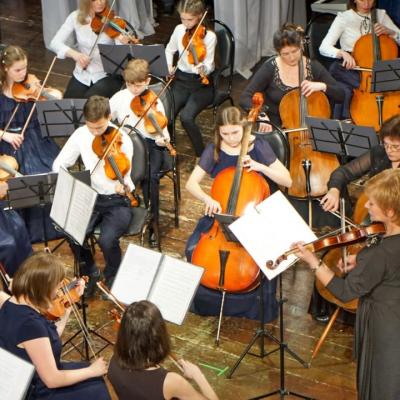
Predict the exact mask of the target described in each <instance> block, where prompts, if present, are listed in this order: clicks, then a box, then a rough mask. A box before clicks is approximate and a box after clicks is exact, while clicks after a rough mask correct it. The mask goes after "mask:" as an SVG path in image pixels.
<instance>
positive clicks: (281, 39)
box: [272, 23, 304, 53]
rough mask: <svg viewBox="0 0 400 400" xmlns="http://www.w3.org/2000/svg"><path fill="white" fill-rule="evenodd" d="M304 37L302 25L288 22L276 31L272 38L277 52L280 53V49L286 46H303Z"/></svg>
mask: <svg viewBox="0 0 400 400" xmlns="http://www.w3.org/2000/svg"><path fill="white" fill-rule="evenodd" d="M303 37H304V29H303V28H302V27H301V26H299V25H294V24H291V23H286V24H284V25H282V27H281V28H280V29H279V30H277V31H276V32H275V33H274V37H273V39H272V41H273V45H274V49H275V50H276V51H277V53H280V51H281V50H282V49H283V48H284V47H286V46H295V47H299V48H302V47H303V45H302V43H303Z"/></svg>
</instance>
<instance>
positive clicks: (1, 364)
mask: <svg viewBox="0 0 400 400" xmlns="http://www.w3.org/2000/svg"><path fill="white" fill-rule="evenodd" d="M34 372H35V367H34V366H33V365H32V364H30V363H28V362H26V361H25V360H23V359H21V358H19V357H17V356H15V355H14V354H11V353H10V352H8V351H6V350H4V349H2V348H0V399H1V400H22V399H24V398H25V394H26V392H27V391H28V388H29V385H30V383H31V380H32V376H33V373H34Z"/></svg>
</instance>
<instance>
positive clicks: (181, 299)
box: [148, 256, 204, 325]
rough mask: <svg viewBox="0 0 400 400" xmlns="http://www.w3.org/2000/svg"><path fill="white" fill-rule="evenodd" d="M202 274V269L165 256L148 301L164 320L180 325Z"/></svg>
mask: <svg viewBox="0 0 400 400" xmlns="http://www.w3.org/2000/svg"><path fill="white" fill-rule="evenodd" d="M203 272H204V269H203V268H202V267H198V266H195V265H193V264H189V263H187V262H184V261H182V260H178V259H176V258H172V257H169V256H165V257H164V260H163V263H162V264H161V267H160V268H159V271H158V274H157V276H156V279H155V281H154V283H153V286H152V289H151V292H150V295H149V297H148V300H149V301H151V302H152V303H154V304H155V305H157V306H158V308H159V309H160V311H161V314H162V316H163V318H164V319H165V320H167V321H169V322H173V323H175V324H177V325H181V324H182V323H183V320H184V319H185V316H186V313H187V311H188V309H189V307H190V304H191V302H192V299H193V296H194V294H195V292H196V290H197V287H198V286H199V283H200V279H201V277H202V275H203Z"/></svg>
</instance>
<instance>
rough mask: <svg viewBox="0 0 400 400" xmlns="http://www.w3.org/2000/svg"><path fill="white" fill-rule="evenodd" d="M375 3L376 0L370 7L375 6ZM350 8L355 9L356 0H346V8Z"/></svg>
mask: <svg viewBox="0 0 400 400" xmlns="http://www.w3.org/2000/svg"><path fill="white" fill-rule="evenodd" d="M375 3H376V2H375V1H374V4H373V6H372V8H374V7H375ZM350 8H351V9H352V10H354V11H357V5H356V0H347V9H350Z"/></svg>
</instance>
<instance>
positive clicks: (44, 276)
mask: <svg viewBox="0 0 400 400" xmlns="http://www.w3.org/2000/svg"><path fill="white" fill-rule="evenodd" d="M64 278H65V270H64V266H63V264H62V263H61V261H60V260H59V259H58V258H57V257H55V256H54V255H53V254H49V253H45V252H38V253H34V254H33V255H31V256H30V257H29V258H27V259H26V260H25V261H24V263H23V264H22V265H21V266H20V267H19V268H18V270H17V272H16V273H15V275H14V277H13V282H12V293H13V295H14V296H15V297H16V298H17V299H19V298H20V297H24V298H25V299H27V300H28V301H29V302H30V303H31V304H32V305H33V306H35V307H37V308H39V309H40V310H46V309H48V308H49V305H50V303H51V300H52V298H51V296H52V294H53V292H54V290H55V289H56V288H57V286H58V285H59V283H60V282H61V281H62V280H63V279H64Z"/></svg>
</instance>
